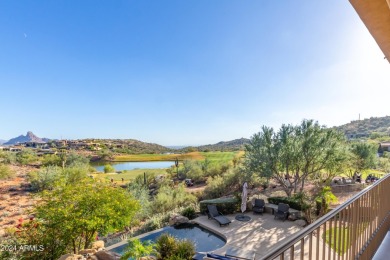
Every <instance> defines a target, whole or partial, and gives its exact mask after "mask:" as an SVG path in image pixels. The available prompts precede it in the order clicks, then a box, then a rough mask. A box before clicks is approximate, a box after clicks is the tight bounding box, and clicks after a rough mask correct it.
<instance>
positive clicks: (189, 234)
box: [110, 224, 226, 254]
mask: <svg viewBox="0 0 390 260" xmlns="http://www.w3.org/2000/svg"><path fill="white" fill-rule="evenodd" d="M163 233H169V234H171V235H173V236H174V237H176V238H178V239H189V240H192V241H193V242H194V243H195V248H196V251H197V252H210V251H213V250H215V249H218V248H220V247H222V246H224V245H225V244H226V240H225V239H224V238H222V237H221V236H219V235H217V234H215V233H213V232H211V231H209V230H207V229H205V228H203V227H201V226H199V225H197V224H182V225H180V226H176V227H172V226H169V227H165V228H162V229H161V230H159V231H157V232H155V233H152V234H148V235H145V236H140V237H138V238H139V240H140V241H147V240H151V241H152V242H156V240H157V238H158V237H159V236H161V235H162V234H163ZM126 246H127V244H124V245H121V246H118V247H115V248H112V249H110V251H113V252H116V253H119V254H123V252H124V251H125V249H126Z"/></svg>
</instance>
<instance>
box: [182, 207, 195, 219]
mask: <svg viewBox="0 0 390 260" xmlns="http://www.w3.org/2000/svg"><path fill="white" fill-rule="evenodd" d="M181 215H183V216H185V217H187V218H188V219H194V218H196V212H195V209H194V208H193V207H187V208H185V209H184V210H182V212H181Z"/></svg>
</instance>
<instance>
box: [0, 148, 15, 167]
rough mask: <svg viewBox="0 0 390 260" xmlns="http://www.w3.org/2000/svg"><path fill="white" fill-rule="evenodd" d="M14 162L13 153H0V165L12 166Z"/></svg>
mask: <svg viewBox="0 0 390 260" xmlns="http://www.w3.org/2000/svg"><path fill="white" fill-rule="evenodd" d="M15 162H16V155H15V153H13V152H7V151H0V163H4V164H12V163H15Z"/></svg>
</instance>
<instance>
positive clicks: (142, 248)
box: [120, 239, 155, 260]
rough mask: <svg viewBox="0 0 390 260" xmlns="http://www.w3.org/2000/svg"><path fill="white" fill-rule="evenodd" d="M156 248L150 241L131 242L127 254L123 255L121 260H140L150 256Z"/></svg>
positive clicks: (135, 240) (126, 250) (137, 240)
mask: <svg viewBox="0 0 390 260" xmlns="http://www.w3.org/2000/svg"><path fill="white" fill-rule="evenodd" d="M154 247H155V245H154V244H153V243H152V242H151V241H149V240H148V241H143V242H141V241H140V240H139V239H134V240H129V241H128V245H127V247H126V249H125V253H123V254H122V256H121V258H120V259H121V260H127V259H129V258H133V259H140V258H141V257H143V256H149V255H150V254H153V253H154V252H155V249H154Z"/></svg>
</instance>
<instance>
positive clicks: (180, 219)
mask: <svg viewBox="0 0 390 260" xmlns="http://www.w3.org/2000/svg"><path fill="white" fill-rule="evenodd" d="M189 221H190V220H189V219H188V218H187V217H184V216H182V215H179V214H172V215H171V216H170V217H169V225H178V224H183V223H188V222H189Z"/></svg>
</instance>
